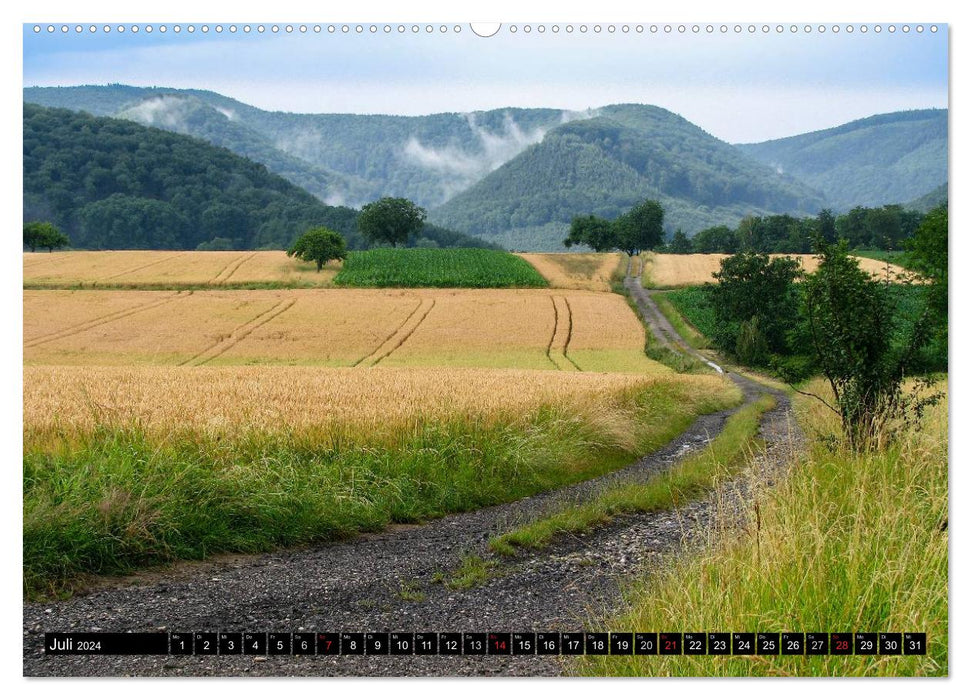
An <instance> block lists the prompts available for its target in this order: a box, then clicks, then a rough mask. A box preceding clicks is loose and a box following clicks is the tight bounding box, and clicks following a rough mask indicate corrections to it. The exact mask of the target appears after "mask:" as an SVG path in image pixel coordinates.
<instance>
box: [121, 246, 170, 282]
mask: <svg viewBox="0 0 971 700" xmlns="http://www.w3.org/2000/svg"><path fill="white" fill-rule="evenodd" d="M184 255H185V253H184V252H181V253H176V254H175V255H167V256H166V257H164V258H159V259H158V260H153V261H152V262H150V263H145V264H144V265H139V266H138V267H132V268H129V269H127V270H122V271H121V272H119V273H117V274H114V275H109V276H108V277H105V278H104V280H105V281H107V280H113V279H117V278H118V277H124V276H125V275H130V274H131V273H133V272H140V271H141V270H144V269H146V268H148V267H152V266H153V265H160V264H161V263H164V262H166V261H167V260H173V259H175V258H179V257H182V256H184Z"/></svg>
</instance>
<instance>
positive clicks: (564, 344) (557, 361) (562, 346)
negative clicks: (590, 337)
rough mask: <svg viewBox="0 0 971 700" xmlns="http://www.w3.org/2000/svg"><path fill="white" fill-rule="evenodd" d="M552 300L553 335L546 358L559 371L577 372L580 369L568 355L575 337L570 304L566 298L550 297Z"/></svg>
mask: <svg viewBox="0 0 971 700" xmlns="http://www.w3.org/2000/svg"><path fill="white" fill-rule="evenodd" d="M550 299H551V300H552V302H553V335H552V337H551V338H550V342H549V345H548V346H547V348H546V356H547V357H549V359H550V362H552V363H553V364H554V365H555V366H556V368H557V369H558V370H561V371H564V372H576V371H577V370H579V369H580V368H579V367H577V365H576V363H575V362H573V360H571V359H570V358H569V357H567V355H566V350H567V348H568V347H569V345H570V337H571V336H572V335H573V313H572V312H571V310H570V304H569V302H567V300H566V297H562V296H550Z"/></svg>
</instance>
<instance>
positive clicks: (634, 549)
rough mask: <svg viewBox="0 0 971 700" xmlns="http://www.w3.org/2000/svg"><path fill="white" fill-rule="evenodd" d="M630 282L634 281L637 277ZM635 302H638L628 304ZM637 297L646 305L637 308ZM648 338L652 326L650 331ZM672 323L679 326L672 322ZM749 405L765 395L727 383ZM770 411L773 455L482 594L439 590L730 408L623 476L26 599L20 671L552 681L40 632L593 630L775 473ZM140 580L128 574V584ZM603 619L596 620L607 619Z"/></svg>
mask: <svg viewBox="0 0 971 700" xmlns="http://www.w3.org/2000/svg"><path fill="white" fill-rule="evenodd" d="M636 286H637V287H639V286H640V285H639V284H637V285H636ZM635 299H637V296H635ZM638 303H640V299H638ZM652 329H653V326H652ZM672 330H673V329H672ZM729 377H730V378H731V379H732V380H733V381H734V382H736V384H738V385H739V387H740V388H741V389H742V391H743V392H744V394H745V397H746V403H747V402H749V401H752V400H754V399H755V398H757V397H758V396H759V395H760V394H762V393H765V392H767V391H770V390H767V389H765V388H764V387H763V386H761V385H758V384H756V383H754V382H752V381H751V380H748V379H746V378H744V377H740V376H737V375H734V374H730V375H729ZM770 393H774V394H775V395H776V397H777V400H778V405H777V407H776V408H775V409H773V410H772V411H769V412H767V413H766V414H765V415H764V416H763V420H762V425H761V435H762V438H763V439H764V440H765V443H766V450H765V451H764V452H763V453H762V455H761V456H760V458H759V459H757V460H756V465H755V466H756V468H755V469H754V471H751V472H750V473H747V474H745V475H743V476H741V477H739V478H737V479H735V480H734V481H732V482H730V483H727V484H724V485H722V487H720V488H719V490H718V491H717V492H715V493H714V494H712V495H711V496H710V497H709V498H706V499H704V500H700V501H697V502H694V503H690V504H687V505H685V506H683V507H681V508H679V509H677V510H676V511H668V512H663V513H655V514H645V515H635V516H624V517H620V518H616V519H615V520H614V521H613V522H612V523H611V524H610V525H608V526H606V527H603V528H599V529H597V530H595V531H593V532H591V533H589V534H587V535H583V536H573V537H564V538H563V539H561V540H560V541H558V542H557V543H556V544H555V545H554V546H553V547H551V548H550V549H547V550H545V551H543V552H538V553H532V554H529V555H524V556H520V557H516V558H511V559H508V560H506V559H501V560H498V561H499V566H500V567H501V568H500V572H499V574H498V575H497V576H495V577H494V578H491V579H490V580H488V581H486V582H485V583H484V584H482V585H479V586H477V587H475V588H471V589H469V590H463V591H453V590H450V589H449V588H447V587H446V586H444V585H443V584H441V583H435V582H433V581H434V577H435V575H436V573H439V572H442V573H447V572H449V571H453V570H455V569H456V568H457V567H458V565H459V563H460V562H461V560H462V558H463V556H464V555H467V554H470V553H477V554H481V555H486V552H487V549H486V545H487V541H488V539H489V538H490V537H491V536H492V535H494V534H496V533H498V532H502V531H505V530H507V529H509V527H510V526H512V525H514V524H516V523H519V522H523V521H526V520H529V519H533V518H535V517H536V516H538V515H542V514H544V513H546V512H548V511H549V510H550V509H552V508H555V507H556V506H557V505H560V504H563V503H565V502H580V501H583V500H586V499H588V498H590V497H591V496H593V495H595V494H597V493H599V492H600V491H602V490H603V489H604V488H606V487H607V486H608V485H611V484H616V483H619V482H624V481H635V480H644V479H646V478H649V477H650V476H651V475H652V474H655V473H656V472H658V471H660V470H664V469H667V468H669V467H670V466H672V465H673V464H675V463H676V462H677V461H679V460H680V459H681V458H683V457H684V456H685V455H686V454H689V453H691V452H694V451H696V450H698V449H700V448H702V447H703V446H704V445H706V444H707V443H708V442H709V441H710V439H711V438H713V437H714V436H715V435H716V434H717V433H718V432H720V430H721V429H722V426H723V425H724V423H725V421H726V419H727V418H728V416H729V415H731V413H732V412H733V411H722V412H719V413H714V414H710V415H707V416H702V417H700V418H698V419H697V420H696V421H695V422H694V423H693V424H692V425H691V426H690V427H689V428H688V429H687V430H686V431H685V432H684V433H682V434H681V435H679V436H678V437H677V438H676V439H674V440H672V441H671V442H670V443H669V444H668V445H666V446H665V447H663V448H661V449H660V450H657V451H656V452H654V453H652V454H650V455H648V456H646V457H644V458H642V459H641V460H639V461H638V462H636V463H635V464H633V465H631V466H630V467H627V468H626V469H623V470H620V471H616V472H613V473H611V474H608V475H605V476H602V477H599V478H597V479H591V480H589V481H585V482H582V483H580V484H575V485H572V486H568V487H565V488H561V489H557V490H554V491H551V492H547V493H543V494H539V495H537V496H533V497H530V498H525V499H522V500H520V501H516V502H514V503H508V504H504V505H500V506H495V507H491V508H484V509H481V510H478V511H474V512H469V513H460V514H456V515H451V516H447V517H444V518H441V519H439V520H435V521H432V522H429V523H427V524H423V525H420V526H411V527H399V528H393V529H391V530H388V531H386V532H383V533H381V534H377V535H371V536H362V537H358V538H355V539H353V540H350V541H346V542H342V543H336V544H332V545H324V546H316V547H313V548H308V549H301V550H282V551H277V552H274V553H270V554H265V555H261V556H252V557H234V558H221V559H216V560H213V561H210V562H205V563H201V564H187V565H180V566H177V567H173V568H171V569H169V570H165V571H163V572H161V573H152V574H148V575H146V576H144V577H142V578H143V581H142V582H132V581H131V580H129V581H126V582H123V583H117V584H115V585H110V586H106V587H103V588H102V589H100V590H96V591H93V592H90V593H88V594H85V595H77V596H75V597H74V598H72V599H70V600H67V601H62V602H55V603H40V604H36V603H33V604H25V605H24V609H23V614H24V625H23V634H24V638H23V651H24V658H23V670H24V675H29V676H46V675H53V676H117V675H137V676H208V675H217V676H250V675H252V676H301V675H309V676H340V675H348V676H389V675H390V676H441V675H447V676H455V675H478V676H486V675H503V676H509V675H525V676H547V675H561V674H562V673H564V671H565V670H566V668H565V665H564V664H565V662H564V659H565V658H566V657H550V656H533V657H527V656H506V657H496V656H457V657H448V656H408V657H399V656H317V657H274V656H265V657H256V656H236V657H225V656H223V657H204V656H196V657H175V656H172V657H162V656H100V657H99V656H87V657H85V656H58V657H52V656H45V655H44V653H43V651H42V647H43V633H44V632H45V631H60V632H66V631H106V632H107V631H159V630H165V631H172V632H192V631H220V630H231V631H251V632H264V631H271V632H272V631H280V632H287V631H293V632H297V631H320V632H325V631H327V632H338V631H358V632H383V631H389V632H411V631H436V632H445V631H468V632H473V631H474V632H490V631H492V632H497V631H502V632H529V631H582V630H584V629H586V630H594V629H596V626H597V623H596V621H597V620H598V619H603V617H604V614H605V612H607V611H611V610H615V609H616V608H617V606H618V605H619V604H620V603H621V602H622V586H623V585H624V582H625V581H629V580H631V579H632V578H634V577H636V576H644V575H648V574H649V573H650V572H651V571H652V570H658V569H659V568H660V567H663V566H665V565H666V562H668V561H670V557H671V556H678V555H683V554H684V553H685V552H686V551H690V549H691V548H692V547H696V546H699V545H703V544H704V542H706V541H707V540H708V538H709V537H710V533H711V532H712V528H713V525H714V522H713V518H714V517H715V512H716V511H717V512H718V513H725V512H729V513H732V512H735V513H737V515H738V517H739V518H741V517H743V510H744V509H743V505H744V503H745V502H746V500H748V499H749V498H750V494H751V491H752V489H753V488H757V487H758V483H759V482H761V481H765V480H772V479H775V478H777V476H778V472H779V470H780V469H781V468H783V465H785V464H787V463H788V462H789V461H790V460H789V457H790V456H791V452H792V451H793V450H794V449H797V447H798V444H799V436H798V435H795V434H794V432H793V431H794V427H793V422H792V421H791V420H790V412H789V401H788V399H787V397H786V396H785V395H784V394H782V393H777V392H774V391H772V392H770ZM136 578H137V577H136ZM601 624H602V623H601Z"/></svg>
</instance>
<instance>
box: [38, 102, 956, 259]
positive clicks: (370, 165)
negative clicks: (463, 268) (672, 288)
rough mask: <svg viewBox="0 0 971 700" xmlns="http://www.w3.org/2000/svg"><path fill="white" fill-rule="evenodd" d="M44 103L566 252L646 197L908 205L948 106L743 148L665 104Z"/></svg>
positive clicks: (938, 172) (682, 204)
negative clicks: (585, 219)
mask: <svg viewBox="0 0 971 700" xmlns="http://www.w3.org/2000/svg"><path fill="white" fill-rule="evenodd" d="M24 99H25V100H26V101H30V102H37V103H39V104H42V105H45V106H53V107H63V108H68V109H73V110H83V111H86V112H89V113H91V114H95V115H98V116H110V117H119V118H128V119H133V120H135V121H136V122H138V123H141V124H144V125H148V126H155V127H159V128H164V129H167V130H169V131H175V132H177V133H183V134H186V135H189V136H193V137H196V138H201V139H204V140H206V141H208V142H210V143H212V144H214V145H217V146H222V147H225V148H228V149H230V150H231V151H233V152H235V153H237V154H239V155H242V156H245V157H247V158H250V159H252V160H255V161H257V162H260V163H263V164H264V165H266V167H267V168H268V169H269V170H270V171H272V172H274V173H276V174H278V175H281V176H283V177H285V178H286V179H287V180H289V181H290V182H292V183H294V184H296V185H298V186H300V187H301V188H303V189H305V190H307V191H308V192H310V193H311V194H313V195H314V196H315V197H316V198H317V199H318V200H320V201H322V202H325V203H327V204H330V205H341V204H344V205H349V206H358V205H360V204H363V203H365V202H368V201H373V200H375V199H378V198H380V197H384V196H396V197H407V198H408V199H411V200H412V201H414V202H416V203H418V204H419V205H420V206H423V207H425V208H426V209H428V211H429V221H430V222H434V223H436V224H439V225H442V226H447V227H450V228H454V229H456V230H462V231H465V232H467V233H470V234H475V235H479V236H482V237H484V238H487V239H488V240H489V241H492V242H494V243H501V244H503V245H505V246H507V247H510V248H516V249H541V250H557V249H560V248H561V245H560V244H561V241H562V239H563V238H564V237H565V235H566V231H567V229H568V227H569V222H570V220H571V219H572V217H573V216H575V215H578V214H589V213H594V214H598V215H601V216H605V217H614V216H616V215H618V214H619V213H621V212H622V211H624V210H626V209H627V208H629V207H630V206H632V205H633V204H635V203H637V202H639V201H642V200H643V199H646V198H654V199H658V200H660V201H661V202H662V204H663V205H664V207H665V210H666V212H667V214H666V219H665V224H666V228H668V229H669V232H673V230H674V229H676V228H682V229H684V230H685V231H686V232H687V233H688V234H689V235H691V234H693V233H695V232H697V231H699V230H701V229H704V228H707V227H710V226H716V225H727V226H730V227H734V226H736V225H737V224H738V222H739V221H740V220H741V219H742V218H743V217H745V216H749V215H769V214H782V213H785V214H792V215H795V216H802V215H807V214H816V213H817V212H818V211H819V210H820V209H822V208H831V209H834V210H836V211H845V210H848V209H849V208H852V207H853V206H857V205H870V206H877V205H881V204H885V203H896V202H908V201H911V200H914V199H915V198H916V197H920V196H922V195H924V194H925V193H928V192H929V191H930V190H931V189H932V188H934V187H936V186H938V185H940V183H941V182H943V181H945V180H946V179H947V112H946V110H920V111H916V112H903V113H894V114H887V115H876V116H874V117H870V118H868V119H864V120H858V121H857V122H851V123H849V124H846V125H843V126H840V127H836V128H835V129H827V130H823V131H819V132H813V133H811V134H803V135H799V136H794V137H789V138H787V139H777V140H774V141H768V142H765V143H761V144H742V145H737V146H733V145H730V144H728V143H725V142H723V141H720V140H719V139H717V138H715V137H713V136H712V135H710V134H708V133H707V132H705V131H704V130H702V129H701V128H700V127H698V126H696V125H694V124H692V123H691V122H689V121H687V120H686V119H684V118H682V117H680V116H678V115H676V114H674V113H672V112H669V111H667V110H665V109H662V108H659V107H653V106H648V105H639V104H618V105H610V106H607V107H602V108H599V109H594V110H587V111H585V112H569V111H565V110H561V109H539V108H536V109H520V108H504V109H495V110H489V111H481V112H472V113H464V114H463V113H441V114H432V115H427V116H392V115H357V114H296V113H290V112H274V111H267V110H263V109H259V108H257V107H253V106H251V105H247V104H244V103H242V102H239V101H238V100H235V99H232V98H230V97H226V96H224V95H220V94H218V93H214V92H210V91H205V90H191V89H190V90H184V89H173V88H165V87H145V88H141V87H132V86H126V85H105V86H96V85H89V86H76V87H45V88H40V87H28V88H25V89H24Z"/></svg>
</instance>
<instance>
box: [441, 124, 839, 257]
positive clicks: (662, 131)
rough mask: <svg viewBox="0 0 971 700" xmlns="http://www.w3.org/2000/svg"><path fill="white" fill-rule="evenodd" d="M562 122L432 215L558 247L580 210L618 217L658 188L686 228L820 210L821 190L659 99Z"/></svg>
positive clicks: (509, 239)
mask: <svg viewBox="0 0 971 700" xmlns="http://www.w3.org/2000/svg"><path fill="white" fill-rule="evenodd" d="M598 114H599V116H596V117H594V118H591V119H587V120H583V121H575V122H571V123H568V124H565V125H562V126H559V127H557V128H555V129H553V130H551V131H550V132H549V133H547V134H546V136H545V138H544V139H543V141H542V142H541V143H539V144H536V145H534V146H530V147H529V148H527V149H526V150H525V151H523V152H522V153H521V154H519V155H518V156H516V157H515V158H514V159H512V160H511V161H509V162H507V163H505V164H504V165H502V166H501V167H499V168H498V169H496V170H495V171H493V172H492V173H490V174H489V175H487V176H486V177H485V178H483V179H482V180H480V181H479V182H478V183H476V184H475V185H473V186H472V187H471V188H469V189H468V190H466V191H464V192H462V193H460V194H458V195H456V196H455V197H453V198H452V199H450V200H449V201H448V202H446V203H445V204H444V205H442V206H441V207H438V208H436V209H434V210H432V211H431V212H430V215H429V216H430V219H431V220H433V221H435V222H436V223H439V224H442V225H444V226H449V227H452V228H458V229H460V230H465V231H468V232H469V233H473V234H474V235H478V236H482V237H484V238H486V239H487V240H492V241H495V242H499V243H502V244H504V245H507V246H510V245H511V246H513V247H515V246H516V244H517V242H518V243H520V244H522V247H526V248H530V249H532V248H537V247H538V248H542V249H546V250H558V249H560V248H561V247H562V245H561V242H562V239H563V238H564V237H565V235H566V232H567V230H568V228H569V223H570V221H571V220H572V218H573V217H574V216H577V215H583V214H589V213H592V214H596V215H598V216H602V217H606V218H613V217H615V216H617V215H619V214H621V213H622V212H623V211H625V210H626V209H628V208H630V207H631V206H633V205H634V204H635V203H637V202H638V201H641V200H643V199H646V198H655V199H658V200H660V201H661V203H662V204H663V205H664V207H665V212H666V213H665V225H666V227H667V228H670V229H671V230H672V231H673V230H674V229H675V228H678V227H680V228H682V229H684V230H685V231H686V232H688V233H689V234H692V233H695V232H697V231H699V230H701V229H703V228H706V227H708V226H714V225H718V224H731V225H734V224H736V223H737V222H738V221H739V220H740V219H741V218H742V217H743V216H746V215H749V214H767V213H778V212H794V213H802V214H810V213H815V212H816V211H818V210H819V209H820V208H822V207H824V206H825V202H824V200H823V198H822V197H821V195H819V194H818V193H816V192H814V191H812V190H811V189H809V188H808V187H806V186H805V185H803V184H802V183H800V182H798V181H797V180H794V179H793V178H788V177H784V176H780V175H778V174H777V173H775V172H773V171H772V170H771V169H770V168H768V167H766V166H764V165H761V164H759V163H756V162H754V161H750V160H748V159H747V158H744V157H741V156H740V155H739V153H738V152H737V151H736V150H735V149H734V148H733V147H732V146H730V145H729V144H727V143H724V142H723V141H719V140H718V139H716V138H715V137H713V136H711V135H710V134H708V133H706V132H705V131H703V130H702V129H700V128H699V127H697V126H695V125H694V124H691V123H690V122H688V121H687V120H686V119H683V118H682V117H680V116H678V115H676V114H673V113H672V112H668V111H667V110H664V109H661V108H659V107H650V106H644V105H611V106H609V107H604V108H602V109H600V110H598Z"/></svg>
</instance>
